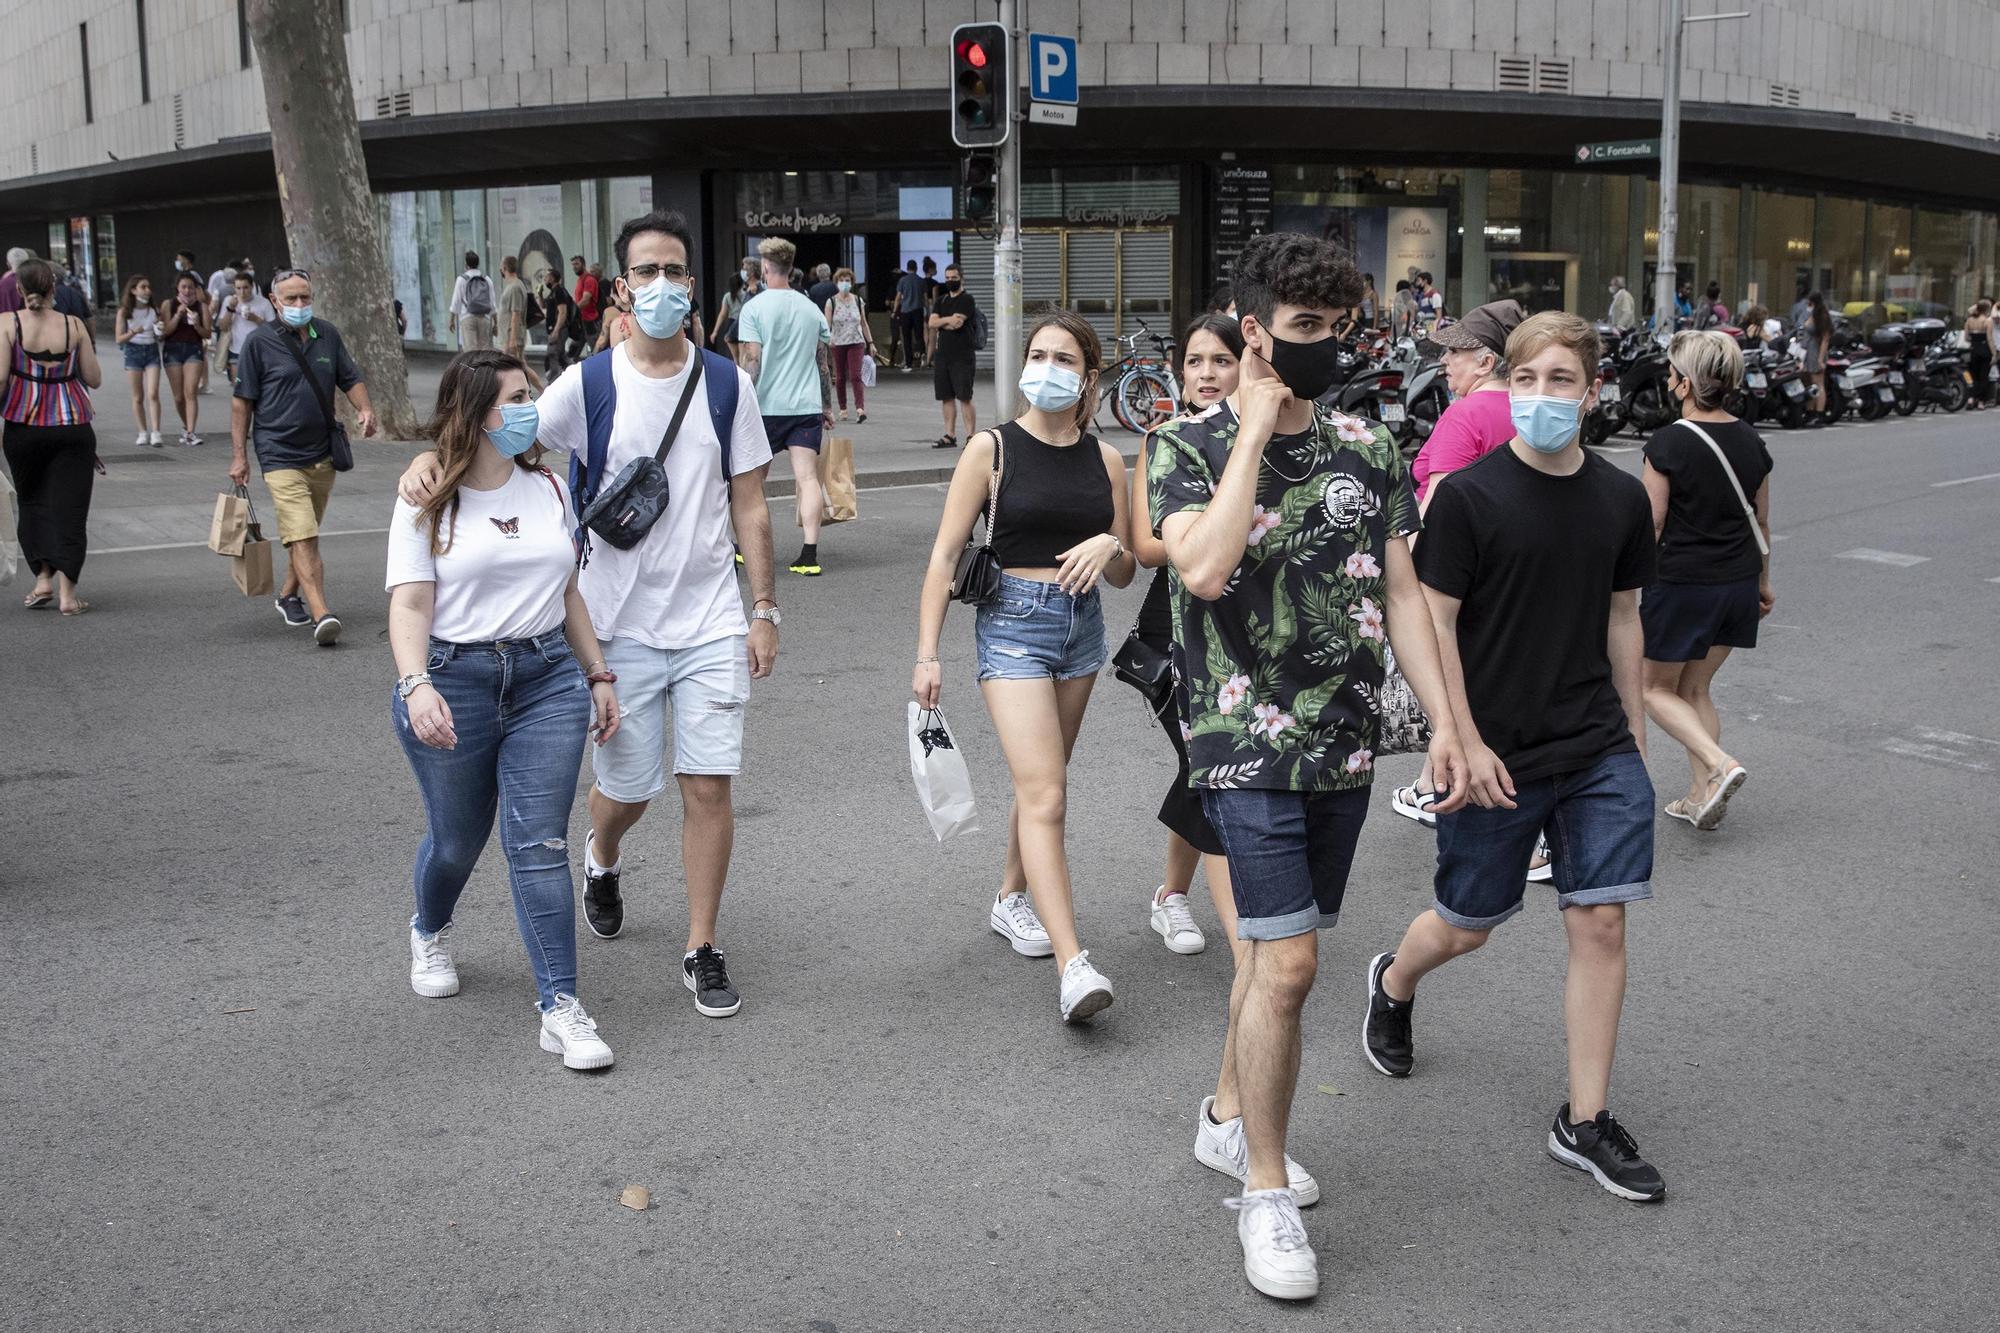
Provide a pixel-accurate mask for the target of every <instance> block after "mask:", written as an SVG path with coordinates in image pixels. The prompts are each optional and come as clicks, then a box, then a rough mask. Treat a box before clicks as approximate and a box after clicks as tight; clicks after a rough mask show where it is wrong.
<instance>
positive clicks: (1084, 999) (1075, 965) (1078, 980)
mask: <svg viewBox="0 0 2000 1333" xmlns="http://www.w3.org/2000/svg"><path fill="white" fill-rule="evenodd" d="M1110 1007H1111V978H1110V977H1107V976H1105V975H1104V974H1103V973H1102V972H1100V971H1098V970H1097V969H1096V968H1094V967H1092V966H1091V965H1090V950H1088V949H1083V950H1080V951H1078V953H1077V955H1076V957H1074V958H1072V959H1070V960H1069V965H1068V966H1067V967H1065V968H1063V974H1062V1019H1063V1022H1065V1023H1081V1022H1082V1021H1083V1020H1084V1019H1086V1018H1089V1017H1091V1016H1092V1015H1093V1014H1097V1013H1101V1012H1103V1011H1104V1010H1105V1009H1108V1008H1110Z"/></svg>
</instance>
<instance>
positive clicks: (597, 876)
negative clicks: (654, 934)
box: [583, 833, 625, 940]
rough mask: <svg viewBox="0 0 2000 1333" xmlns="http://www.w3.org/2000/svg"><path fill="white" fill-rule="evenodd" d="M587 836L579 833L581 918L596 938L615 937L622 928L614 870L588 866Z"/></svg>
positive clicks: (621, 901)
mask: <svg viewBox="0 0 2000 1333" xmlns="http://www.w3.org/2000/svg"><path fill="white" fill-rule="evenodd" d="M590 838H591V835H590V834H588V833H586V834H584V835H583V919H584V921H585V922H586V923H587V924H588V925H589V926H590V933H591V934H593V935H595V936H597V938H598V939H600V940H611V939H616V938H618V932H619V931H621V930H623V929H625V899H624V897H623V896H622V895H620V894H619V892H618V872H617V871H616V870H603V871H594V870H592V869H591V868H590V865H591V862H590Z"/></svg>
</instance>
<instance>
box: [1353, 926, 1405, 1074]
mask: <svg viewBox="0 0 2000 1333" xmlns="http://www.w3.org/2000/svg"><path fill="white" fill-rule="evenodd" d="M1395 961H1396V955H1395V954H1393V953H1378V954H1376V955H1375V957H1374V960H1373V961H1371V962H1370V963H1369V964H1368V1016H1367V1017H1366V1018H1364V1019H1363V1020H1362V1021H1361V1053H1362V1054H1363V1055H1365V1056H1367V1057H1368V1063H1369V1064H1371V1065H1374V1066H1375V1068H1376V1070H1377V1071H1379V1072H1380V1073H1384V1074H1387V1075H1388V1076H1389V1077H1390V1078H1408V1077H1409V1076H1410V1067H1411V1066H1412V1065H1414V1064H1415V1063H1416V1048H1415V1047H1414V1046H1413V1045H1412V1044H1411V1042H1410V1011H1411V1010H1413V1009H1415V1008H1416V1007H1417V997H1416V996H1414V995H1412V996H1411V997H1410V998H1409V999H1407V1000H1404V1001H1403V1002H1402V1003H1400V1004H1398V1003H1397V1002H1396V1001H1394V1000H1392V999H1390V998H1389V996H1388V994H1387V992H1385V991H1384V990H1383V989H1382V974H1383V973H1384V972H1386V971H1388V970H1389V964H1391V963H1393V962H1395Z"/></svg>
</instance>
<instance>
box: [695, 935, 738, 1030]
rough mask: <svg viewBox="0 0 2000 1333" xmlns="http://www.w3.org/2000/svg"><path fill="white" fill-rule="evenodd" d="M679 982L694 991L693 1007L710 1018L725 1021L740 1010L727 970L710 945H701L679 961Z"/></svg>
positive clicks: (718, 954) (720, 957)
mask: <svg viewBox="0 0 2000 1333" xmlns="http://www.w3.org/2000/svg"><path fill="white" fill-rule="evenodd" d="M681 982H682V984H684V985H685V986H686V987H687V988H688V989H689V990H691V991H693V992H694V1007H695V1009H696V1010H697V1011H698V1012H700V1013H703V1014H706V1015H708V1016H709V1017H710V1018H727V1017H729V1016H730V1015H731V1014H733V1013H735V1012H736V1011H737V1010H738V1009H741V1008H742V1007H743V1001H742V999H741V998H740V997H739V996H738V995H737V994H736V987H734V986H732V985H731V984H730V983H729V968H728V966H727V965H725V964H724V963H723V961H722V955H721V954H720V953H718V952H716V948H715V946H714V945H713V944H704V945H702V946H701V947H700V948H699V949H696V950H695V951H694V952H693V953H691V954H689V955H688V956H687V957H685V958H683V959H681Z"/></svg>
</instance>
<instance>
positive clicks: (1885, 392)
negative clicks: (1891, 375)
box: [1875, 384, 1896, 403]
mask: <svg viewBox="0 0 2000 1333" xmlns="http://www.w3.org/2000/svg"><path fill="white" fill-rule="evenodd" d="M1875 396H1876V397H1877V398H1879V399H1881V400H1882V401H1883V402H1885V403H1893V402H1895V401H1896V391H1895V390H1894V389H1892V388H1890V387H1889V386H1888V385H1886V384H1878V385H1876V386H1875Z"/></svg>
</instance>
